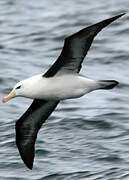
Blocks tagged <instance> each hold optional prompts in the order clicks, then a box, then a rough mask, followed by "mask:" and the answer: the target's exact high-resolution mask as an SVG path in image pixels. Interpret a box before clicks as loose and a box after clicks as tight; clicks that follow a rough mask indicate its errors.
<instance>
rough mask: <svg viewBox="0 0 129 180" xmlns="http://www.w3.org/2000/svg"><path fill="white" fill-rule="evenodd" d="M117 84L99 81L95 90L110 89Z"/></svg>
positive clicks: (109, 81)
mask: <svg viewBox="0 0 129 180" xmlns="http://www.w3.org/2000/svg"><path fill="white" fill-rule="evenodd" d="M118 84H119V82H118V81H115V80H99V81H97V89H112V88H114V87H115V86H116V85H118Z"/></svg>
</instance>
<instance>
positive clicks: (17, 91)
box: [2, 81, 24, 103]
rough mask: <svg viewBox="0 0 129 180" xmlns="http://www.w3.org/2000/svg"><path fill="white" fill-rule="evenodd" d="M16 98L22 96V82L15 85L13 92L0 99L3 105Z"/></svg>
mask: <svg viewBox="0 0 129 180" xmlns="http://www.w3.org/2000/svg"><path fill="white" fill-rule="evenodd" d="M16 96H24V81H21V82H19V83H17V84H16V85H15V86H14V88H13V90H12V91H11V92H10V93H9V94H8V95H7V96H6V97H4V98H3V99H2V102H3V103H5V102H7V101H9V100H10V99H12V98H14V97H16Z"/></svg>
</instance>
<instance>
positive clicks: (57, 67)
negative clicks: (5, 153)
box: [16, 14, 124, 169]
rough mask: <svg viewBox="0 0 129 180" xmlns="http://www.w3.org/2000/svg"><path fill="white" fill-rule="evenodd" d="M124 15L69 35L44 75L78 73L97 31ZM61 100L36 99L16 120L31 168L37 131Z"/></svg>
mask: <svg viewBox="0 0 129 180" xmlns="http://www.w3.org/2000/svg"><path fill="white" fill-rule="evenodd" d="M122 15H124V14H121V15H119V16H115V17H113V18H110V19H107V20H104V21H102V22H100V23H97V24H95V25H92V26H90V27H87V28H85V29H82V30H81V31H79V32H78V33H75V34H73V35H72V36H69V37H68V38H66V40H65V44H64V47H63V50H62V53H61V55H60V56H59V58H58V60H57V61H56V62H55V63H54V64H53V65H52V67H51V68H50V69H49V70H48V71H47V72H46V73H45V74H44V76H45V77H52V76H54V75H57V74H61V73H62V74H64V73H78V72H79V71H80V69H81V64H82V61H83V59H84V57H85V56H86V54H87V52H88V50H89V48H90V46H91V43H92V41H93V39H94V37H95V36H96V35H97V33H98V32H100V31H101V30H102V29H103V28H104V27H106V26H107V25H108V24H110V23H111V22H113V21H114V20H116V19H117V18H119V17H121V16H122ZM58 103H59V101H43V100H34V101H33V103H32V104H31V106H30V107H29V109H28V110H27V111H26V112H25V113H24V114H23V116H22V117H21V118H20V119H19V120H18V121H17V122H16V144H17V147H18V149H19V152H20V155H21V157H22V159H23V161H24V163H25V164H26V165H27V167H28V168H30V169H32V167H33V160H34V146H35V140H36V137H37V133H38V131H39V129H40V127H41V126H42V124H43V123H44V122H45V120H46V119H47V118H48V117H49V115H50V114H51V113H52V111H53V110H54V109H55V107H56V106H57V104H58Z"/></svg>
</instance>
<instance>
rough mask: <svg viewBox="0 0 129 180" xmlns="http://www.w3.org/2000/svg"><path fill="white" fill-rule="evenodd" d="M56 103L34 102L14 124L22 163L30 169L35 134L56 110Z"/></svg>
mask: <svg viewBox="0 0 129 180" xmlns="http://www.w3.org/2000/svg"><path fill="white" fill-rule="evenodd" d="M58 102H59V101H44V100H34V101H33V103H32V104H31V106H30V107H29V108H28V110H27V111H26V112H25V113H24V114H23V115H22V117H21V118H20V119H19V120H18V121H17V122H16V144H17V147H18V149H19V152H20V155H21V157H22V159H23V161H24V163H25V164H26V166H27V167H28V168H30V169H32V167H33V160H34V154H35V152H34V151H35V148H34V146H35V140H36V137H37V133H38V131H39V129H40V128H41V126H42V124H43V123H44V122H45V120H46V119H47V118H48V117H49V115H50V114H51V113H52V112H53V110H54V109H55V108H56V106H57V104H58Z"/></svg>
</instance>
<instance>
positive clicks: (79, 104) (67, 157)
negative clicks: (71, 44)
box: [0, 0, 129, 180]
mask: <svg viewBox="0 0 129 180" xmlns="http://www.w3.org/2000/svg"><path fill="white" fill-rule="evenodd" d="M123 12H126V15H125V16H123V17H121V18H120V19H118V20H117V21H115V22H114V23H112V24H111V25H110V26H108V27H107V28H105V29H104V30H103V31H102V32H101V33H100V34H99V35H98V36H97V37H96V39H95V41H94V43H93V45H92V47H91V49H90V51H89V53H88V55H87V57H86V58H85V61H84V63H83V68H82V71H81V74H83V75H84V76H87V77H89V78H93V79H115V80H117V81H119V82H120V84H119V85H118V86H117V87H116V88H114V89H112V90H109V91H95V92H92V93H90V94H88V95H86V96H84V97H82V98H79V99H74V100H66V101H62V102H61V103H60V104H59V105H58V107H57V108H56V110H55V112H54V113H53V114H52V115H51V116H50V117H49V118H48V120H47V121H46V123H45V124H44V125H43V126H42V128H41V130H40V132H39V134H38V137H37V141H36V156H35V162H34V168H33V170H32V171H31V170H29V169H27V167H26V166H25V165H24V163H23V161H22V160H21V158H20V155H19V152H18V149H17V147H16V144H15V122H16V120H17V119H18V118H19V117H20V116H21V115H22V114H23V112H25V111H26V109H27V108H28V107H29V105H30V104H31V102H32V100H29V99H25V98H16V99H13V100H11V101H10V102H8V103H6V104H2V103H1V102H0V180H129V1H128V0H116V1H115V0H108V1H105V0H98V1H97V0H96V1H92V0H65V1H61V0H52V1H50V0H44V1H41V0H28V1H27V0H1V1H0V98H2V97H3V96H5V95H7V94H8V93H9V91H10V90H11V89H12V87H13V86H14V85H15V84H16V83H17V82H18V81H20V80H22V79H25V78H28V77H30V76H33V75H36V74H40V73H44V72H45V71H46V70H47V69H48V68H49V67H50V66H51V64H52V63H53V62H54V61H55V60H56V59H57V57H58V56H59V54H60V52H61V49H62V47H63V40H64V38H65V37H67V36H68V35H71V34H72V33H74V32H77V31H79V30H80V29H82V28H84V27H86V26H89V25H91V24H93V23H96V22H99V21H101V20H104V19H106V18H109V17H111V16H115V15H118V14H120V13H123Z"/></svg>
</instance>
